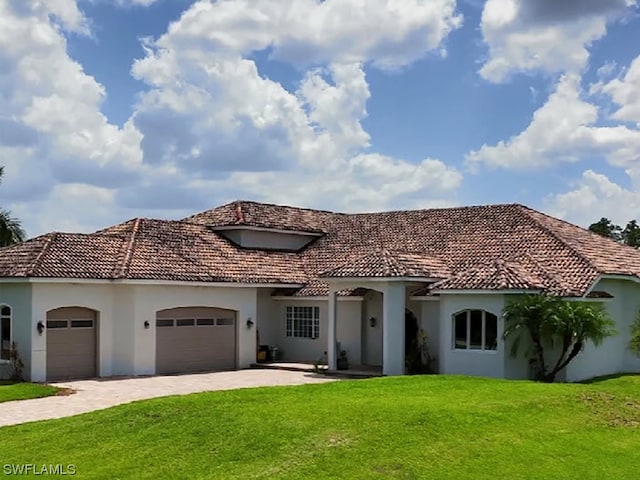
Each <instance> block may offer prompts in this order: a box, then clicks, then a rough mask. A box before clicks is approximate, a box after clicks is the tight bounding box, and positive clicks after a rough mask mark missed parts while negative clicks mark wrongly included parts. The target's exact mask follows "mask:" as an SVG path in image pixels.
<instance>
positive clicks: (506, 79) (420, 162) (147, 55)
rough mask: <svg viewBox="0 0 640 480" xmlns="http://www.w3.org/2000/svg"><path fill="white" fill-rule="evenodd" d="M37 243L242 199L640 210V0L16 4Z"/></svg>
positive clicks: (9, 74)
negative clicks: (58, 234)
mask: <svg viewBox="0 0 640 480" xmlns="http://www.w3.org/2000/svg"><path fill="white" fill-rule="evenodd" d="M0 165H4V166H5V175H4V179H3V183H2V185H1V186H0V205H1V206H2V207H3V208H7V209H10V210H11V212H12V214H13V215H14V216H15V217H18V218H19V219H20V220H21V221H22V224H23V226H24V227H25V229H26V231H27V234H28V236H29V237H33V236H37V235H40V234H43V233H46V232H49V231H72V232H91V231H95V230H98V229H100V228H103V227H106V226H108V225H112V224H116V223H120V222H122V221H125V220H128V219H130V218H134V217H148V218H166V219H179V218H183V217H185V216H187V215H190V214H193V213H196V212H199V211H203V210H207V209H210V208H214V207H216V206H218V205H222V204H224V203H227V202H230V201H234V200H238V199H242V200H255V201H262V202H269V203H277V204H285V205H295V206H301V207H310V208H319V209H325V210H334V211H343V212H371V211H382V210H405V209H417V208H434V207H447V206H460V205H479V204H496V203H521V204H525V205H528V206H530V207H532V208H535V209H537V210H540V211H543V212H546V213H549V214H551V215H554V216H557V217H559V218H563V219H566V220H568V221H570V222H573V223H576V224H578V225H582V226H588V225H589V224H590V223H593V222H595V221H597V220H598V219H599V218H600V217H602V216H606V217H608V218H611V219H612V220H613V221H614V222H616V223H619V224H622V225H625V224H626V222H627V221H628V220H630V219H633V218H636V219H640V5H639V4H638V3H637V2H636V0H575V1H568V0H567V1H557V0H487V1H486V2H485V1H482V0H458V1H456V0H324V1H321V0H218V1H209V0H198V1H191V0H0Z"/></svg>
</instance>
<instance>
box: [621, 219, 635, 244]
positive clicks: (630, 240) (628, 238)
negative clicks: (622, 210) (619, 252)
mask: <svg viewBox="0 0 640 480" xmlns="http://www.w3.org/2000/svg"><path fill="white" fill-rule="evenodd" d="M620 236H621V238H622V241H623V242H624V243H625V244H626V245H630V246H632V247H636V248H639V247H640V225H638V222H636V221H635V220H631V221H630V222H629V223H627V226H626V227H624V230H622V233H621V234H620Z"/></svg>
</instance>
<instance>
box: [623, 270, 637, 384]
mask: <svg viewBox="0 0 640 480" xmlns="http://www.w3.org/2000/svg"><path fill="white" fill-rule="evenodd" d="M638 311H640V284H638V283H634V282H627V284H626V285H625V303H624V317H623V318H622V319H621V321H620V326H619V328H618V329H619V330H620V333H621V334H622V335H623V336H624V342H625V343H629V340H630V338H631V324H632V323H633V322H634V320H635V319H636V316H637V315H638ZM622 370H623V371H625V372H633V373H640V357H639V356H637V355H635V354H634V353H632V352H631V351H630V350H629V349H628V348H625V350H624V354H623V362H622Z"/></svg>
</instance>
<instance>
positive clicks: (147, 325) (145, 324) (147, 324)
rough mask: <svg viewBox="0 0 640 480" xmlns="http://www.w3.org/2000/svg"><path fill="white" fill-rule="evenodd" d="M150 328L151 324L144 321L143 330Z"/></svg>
mask: <svg viewBox="0 0 640 480" xmlns="http://www.w3.org/2000/svg"><path fill="white" fill-rule="evenodd" d="M150 326H151V324H150V323H149V320H145V321H144V328H149V327H150Z"/></svg>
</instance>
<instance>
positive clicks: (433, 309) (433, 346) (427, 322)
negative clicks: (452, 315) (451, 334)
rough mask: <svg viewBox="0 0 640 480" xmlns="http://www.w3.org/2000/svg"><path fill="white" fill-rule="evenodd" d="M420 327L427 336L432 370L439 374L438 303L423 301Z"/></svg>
mask: <svg viewBox="0 0 640 480" xmlns="http://www.w3.org/2000/svg"><path fill="white" fill-rule="evenodd" d="M421 303H422V305H421V307H420V308H421V313H422V315H421V318H420V321H421V327H422V329H423V330H424V332H425V333H426V334H427V346H428V348H429V354H430V355H431V357H432V358H434V359H435V360H434V365H433V368H434V369H435V371H436V372H439V371H440V370H439V368H440V367H439V365H440V301H439V300H437V301H436V300H425V301H422V302H421Z"/></svg>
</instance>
